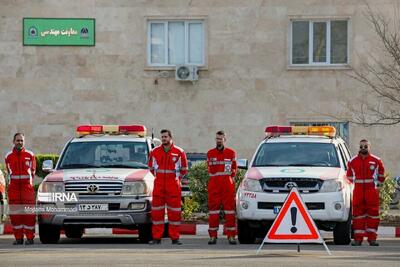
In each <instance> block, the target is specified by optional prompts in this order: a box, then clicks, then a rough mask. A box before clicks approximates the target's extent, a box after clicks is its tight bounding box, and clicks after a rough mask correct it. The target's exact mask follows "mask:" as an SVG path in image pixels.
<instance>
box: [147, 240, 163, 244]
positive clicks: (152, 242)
mask: <svg viewBox="0 0 400 267" xmlns="http://www.w3.org/2000/svg"><path fill="white" fill-rule="evenodd" d="M160 244H161V240H160V239H153V240H151V241H150V242H149V245H160Z"/></svg>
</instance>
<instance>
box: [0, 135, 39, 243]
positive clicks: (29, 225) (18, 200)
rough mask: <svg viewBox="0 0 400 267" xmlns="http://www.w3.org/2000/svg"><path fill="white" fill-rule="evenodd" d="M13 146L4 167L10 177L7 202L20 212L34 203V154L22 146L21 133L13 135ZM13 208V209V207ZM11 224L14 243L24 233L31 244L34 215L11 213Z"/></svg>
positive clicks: (20, 240)
mask: <svg viewBox="0 0 400 267" xmlns="http://www.w3.org/2000/svg"><path fill="white" fill-rule="evenodd" d="M13 143H14V148H13V150H12V151H10V152H8V153H7V155H6V160H5V161H6V168H7V172H8V174H9V177H10V185H9V187H8V202H9V204H10V207H11V211H12V210H13V209H14V208H16V209H17V210H19V212H18V213H21V209H22V208H23V207H24V206H28V205H29V206H33V205H34V204H35V190H34V189H33V178H34V177H35V170H36V160H35V155H34V154H33V153H32V152H31V151H29V150H26V149H25V147H24V143H25V137H24V134H22V133H16V134H15V135H14V141H13ZM14 210H15V209H14ZM10 218H11V224H12V225H13V231H14V236H15V241H14V243H13V244H14V245H22V244H23V241H24V233H25V236H26V239H27V240H26V241H25V244H26V245H32V244H33V239H34V238H35V222H36V215H35V214H29V215H21V214H11V215H10Z"/></svg>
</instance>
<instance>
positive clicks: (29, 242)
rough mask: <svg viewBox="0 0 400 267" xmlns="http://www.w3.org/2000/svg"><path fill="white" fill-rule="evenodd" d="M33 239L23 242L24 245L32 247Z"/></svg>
mask: <svg viewBox="0 0 400 267" xmlns="http://www.w3.org/2000/svg"><path fill="white" fill-rule="evenodd" d="M33 243H34V242H33V239H27V240H25V245H33Z"/></svg>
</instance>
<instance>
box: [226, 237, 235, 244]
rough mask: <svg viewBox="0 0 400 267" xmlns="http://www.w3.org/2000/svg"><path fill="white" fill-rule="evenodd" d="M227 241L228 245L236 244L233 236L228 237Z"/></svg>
mask: <svg viewBox="0 0 400 267" xmlns="http://www.w3.org/2000/svg"><path fill="white" fill-rule="evenodd" d="M228 242H229V245H236V244H237V242H236V239H235V237H234V236H230V237H228Z"/></svg>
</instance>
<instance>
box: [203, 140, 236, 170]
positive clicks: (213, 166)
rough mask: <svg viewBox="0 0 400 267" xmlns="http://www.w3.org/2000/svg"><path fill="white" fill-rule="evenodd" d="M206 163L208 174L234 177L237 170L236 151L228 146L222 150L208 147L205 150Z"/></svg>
mask: <svg viewBox="0 0 400 267" xmlns="http://www.w3.org/2000/svg"><path fill="white" fill-rule="evenodd" d="M207 165H208V173H209V174H210V176H221V175H228V176H231V177H235V176H236V172H237V164H236V152H235V150H233V149H230V148H228V147H225V148H224V149H223V150H218V149H217V148H213V149H210V150H209V151H208V152H207Z"/></svg>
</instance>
